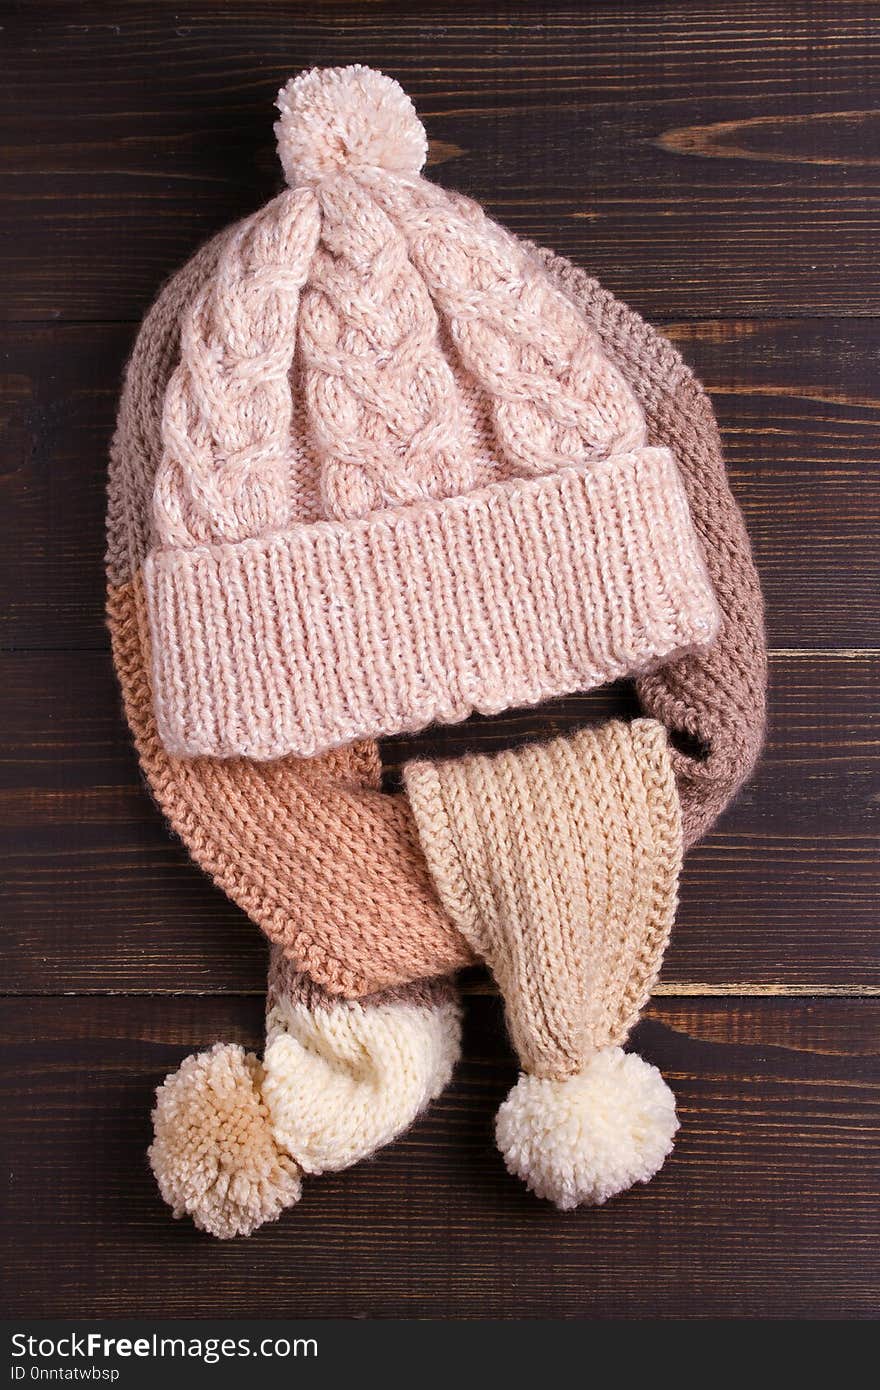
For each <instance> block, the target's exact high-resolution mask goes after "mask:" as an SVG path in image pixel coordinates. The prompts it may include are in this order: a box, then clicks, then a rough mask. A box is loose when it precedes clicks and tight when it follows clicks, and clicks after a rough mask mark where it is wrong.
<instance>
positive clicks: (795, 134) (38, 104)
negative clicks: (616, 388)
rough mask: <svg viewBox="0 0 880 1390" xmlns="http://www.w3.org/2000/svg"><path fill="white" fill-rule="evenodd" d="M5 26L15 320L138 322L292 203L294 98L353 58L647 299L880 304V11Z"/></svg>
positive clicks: (510, 13)
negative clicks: (261, 215)
mask: <svg viewBox="0 0 880 1390" xmlns="http://www.w3.org/2000/svg"><path fill="white" fill-rule="evenodd" d="M6 10H7V12H8V22H7V23H6V25H5V33H4V43H5V49H6V55H7V72H8V80H7V82H6V83H5V92H4V104H5V127H6V135H5V138H4V164H5V167H6V168H7V170H9V172H10V173H11V174H12V178H11V179H10V180H9V182H10V183H11V185H12V186H11V190H10V194H9V196H7V198H6V200H5V202H4V207H3V210H2V214H0V216H2V222H0V226H2V229H3V231H4V232H6V233H7V234H8V235H9V237H10V253H9V255H10V262H11V264H10V269H11V272H12V273H11V276H10V284H9V289H8V291H7V294H6V296H5V300H4V307H3V312H4V314H6V315H7V316H9V317H13V318H28V319H43V318H50V319H55V318H77V319H83V318H85V319H109V318H119V317H126V318H136V317H139V316H140V314H141V313H142V312H143V310H144V308H145V307H146V304H147V302H148V300H149V299H151V298H152V296H153V293H154V291H155V288H156V285H157V284H158V283H159V281H160V280H162V279H163V278H164V277H165V276H166V275H167V274H168V273H169V272H170V271H171V270H172V269H173V268H174V267H175V266H177V265H179V264H180V263H181V262H182V261H183V260H185V259H186V257H187V256H188V255H189V254H190V253H191V251H192V250H193V249H194V248H195V246H196V245H197V244H198V243H199V242H200V241H202V240H203V239H204V238H205V237H206V236H207V235H209V234H210V233H211V232H213V231H215V230H217V229H219V228H220V227H222V226H225V225H226V224H227V223H228V222H229V221H231V220H232V219H233V218H235V217H239V216H242V215H243V214H244V213H246V212H249V211H250V210H251V209H253V208H255V207H257V206H259V205H260V204H261V203H263V202H265V200H266V199H267V197H268V196H269V195H270V194H271V193H273V192H275V191H276V190H277V188H278V187H279V184H280V179H279V172H278V167H277V162H276V159H275V154H274V150H273V144H272V132H271V103H272V100H273V98H274V95H275V92H276V91H277V89H278V87H279V85H280V83H281V82H282V81H283V80H284V79H285V78H286V77H287V76H288V75H289V74H290V73H291V72H296V71H297V70H299V69H300V68H304V67H309V66H311V65H312V64H315V63H317V64H320V65H332V64H335V63H349V62H354V61H358V62H366V63H370V64H372V65H374V66H379V67H382V68H384V69H387V70H389V71H390V72H391V73H392V74H393V75H394V76H396V77H398V78H399V79H400V80H401V81H402V82H403V83H404V85H405V86H406V88H407V90H408V91H409V92H411V94H412V96H413V97H414V99H415V100H416V102H417V104H418V107H419V109H420V111H421V112H422V113H423V114H424V116H425V118H426V119H427V121H428V122H429V128H430V134H431V137H432V139H433V140H434V141H435V142H436V156H437V159H438V161H439V162H438V165H437V170H436V173H437V177H438V178H439V179H440V180H441V182H444V183H448V184H449V185H451V186H454V187H456V188H458V189H460V190H462V191H463V192H467V193H472V194H474V195H475V196H477V197H479V198H480V199H481V201H483V202H485V203H486V205H487V207H488V208H489V210H490V211H491V213H492V214H493V215H494V216H496V217H498V218H499V219H501V220H502V221H504V222H506V223H507V224H508V225H509V226H511V227H512V228H513V230H514V231H516V232H517V233H520V234H528V235H529V236H533V237H535V238H537V239H538V240H539V241H542V242H544V243H546V244H547V245H552V246H554V247H555V248H556V250H557V251H559V252H561V253H563V254H565V255H568V256H573V257H574V258H575V259H577V260H579V261H582V262H584V263H585V264H587V265H589V266H590V267H591V268H592V269H593V270H594V271H595V272H596V273H597V274H598V275H599V276H600V278H601V279H602V280H603V281H604V282H605V283H606V284H607V285H608V287H609V288H610V289H612V290H614V291H615V292H617V293H620V294H622V295H623V297H624V298H626V299H628V300H630V301H631V302H632V303H633V304H634V305H635V306H636V307H637V308H640V309H643V310H645V311H647V312H649V313H652V314H654V315H655V316H656V315H658V314H661V315H669V314H673V315H687V316H694V317H705V316H707V315H711V316H733V317H736V318H741V317H743V316H756V315H758V316H763V315H778V314H785V315H792V314H801V315H811V314H814V313H817V312H819V313H822V314H856V315H859V314H863V313H865V312H871V313H876V312H877V311H878V308H880V271H878V263H877V256H876V242H875V229H876V216H877V182H876V172H877V164H876V157H877V156H876V151H877V114H876V109H875V108H876V89H875V84H874V82H873V81H872V74H874V73H875V72H876V65H877V61H878V54H880V33H878V27H877V24H876V6H875V5H872V4H868V3H857V2H854V0H838V3H833V4H831V3H826V4H820V3H793V4H792V3H788V2H787V0H769V2H768V0H762V2H761V3H758V0H741V2H740V3H738V4H735V5H730V4H729V3H727V0H711V3H705V2H704V3H696V4H691V3H685V0H681V3H677V4H675V3H673V4H663V5H660V4H650V5H645V4H639V3H629V4H618V3H614V4H611V3H604V4H593V5H588V6H578V5H568V6H552V7H551V6H548V5H547V4H539V3H531V4H529V3H522V2H521V0H515V2H513V3H509V4H492V3H484V4H477V5H467V6H462V5H460V4H458V3H456V0H445V3H436V0H427V3H424V4H420V5H418V6H412V5H410V4H405V3H396V4H382V3H371V4H358V3H354V0H352V2H351V3H348V4H340V3H336V4H321V3H318V4H315V3H305V0H299V3H297V2H296V0H288V2H287V3H285V4H279V3H267V0H227V3H225V4H223V5H220V6H218V5H217V4H216V3H215V0H184V3H180V4H177V3H176V4H173V5H172V4H170V3H167V2H166V3H159V4H157V3H155V0H117V3H115V4H114V6H113V10H112V16H111V15H110V14H109V12H108V9H107V6H106V5H105V4H101V3H99V0H93V3H77V4H73V5H72V4H70V3H62V2H61V0H43V3H41V4H40V5H39V6H34V5H32V4H29V3H27V0H18V3H12V4H7V6H6ZM4 223H5V226H4V225H3V224H4ZM695 248H699V252H698V254H695Z"/></svg>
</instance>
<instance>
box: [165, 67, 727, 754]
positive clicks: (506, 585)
mask: <svg viewBox="0 0 880 1390" xmlns="http://www.w3.org/2000/svg"><path fill="white" fill-rule="evenodd" d="M278 106H279V110H280V112H281V118H280V120H279V122H278V124H277V126H276V133H277V136H278V146H279V152H280V156H281V161H282V164H283V166H284V171H285V175H286V177H287V180H288V183H289V184H290V188H289V189H288V190H287V191H286V192H284V193H282V194H281V195H280V196H279V197H277V198H275V199H274V200H273V201H272V202H270V203H269V204H268V205H267V206H266V207H265V208H263V209H262V210H261V211H259V212H257V213H256V214H254V215H253V216H252V217H249V218H246V219H245V221H243V222H242V223H240V224H239V225H238V227H236V228H234V229H233V231H232V233H231V234H230V235H229V236H228V238H226V240H225V241H224V243H223V245H222V247H221V249H220V251H219V255H218V257H217V260H216V265H215V267H214V269H213V271H212V273H211V275H210V277H209V279H208V280H207V282H206V283H205V284H204V285H202V286H201V287H200V289H199V290H198V292H197V294H196V296H195V298H194V300H193V302H192V303H191V304H190V305H189V306H188V307H187V309H186V311H185V313H184V315H183V318H182V321H181V324H180V349H179V361H178V363H177V365H176V367H175V369H174V371H173V373H172V376H171V379H170V381H169V383H168V386H167V390H166V393H165V400H164V407H163V413H162V426H161V433H162V442H161V458H160V461H159V466H158V470H157V473H156V477H155V484H154V488H153V496H152V519H151V537H150V553H149V555H148V557H147V560H146V564H145V566H144V581H145V589H146V597H147V603H148V610H149V620H150V629H151V635H152V644H153V694H154V701H155V709H156V716H157V722H158V731H159V736H160V738H161V740H162V742H163V744H164V746H165V748H166V749H167V750H168V751H169V752H171V753H175V754H181V755H188V756H192V755H199V754H201V755H211V756H219V757H235V756H244V757H248V758H255V759H273V758H279V757H282V756H284V755H286V754H296V755H298V756H300V757H312V756H314V755H316V754H319V753H321V752H323V751H326V750H327V749H330V748H334V747H337V746H340V745H343V744H346V743H349V742H351V741H353V740H355V739H358V738H364V737H374V736H381V735H389V734H396V733H400V732H402V731H415V730H417V729H420V728H423V727H425V726H426V725H429V724H432V723H435V722H438V721H440V722H453V721H458V720H462V719H464V718H466V717H467V716H468V715H469V714H470V713H472V712H473V711H475V710H479V711H482V712H483V713H493V712H497V711H499V710H503V709H507V708H511V707H514V706H517V705H523V704H534V703H538V702H540V701H543V700H546V699H548V698H550V697H553V696H557V695H562V694H566V693H570V692H572V691H576V690H586V689H589V688H591V687H593V686H597V685H601V684H604V683H605V682H606V681H609V680H613V679H616V678H617V677H620V676H624V675H627V674H630V673H632V672H641V671H646V670H649V669H651V668H653V667H655V666H657V665H658V664H659V663H660V662H662V661H665V660H669V659H672V658H674V657H677V656H679V655H680V654H682V653H684V652H687V651H691V650H693V649H695V648H702V647H705V646H706V645H708V643H709V642H711V640H712V638H713V637H714V636H715V634H716V632H717V629H718V624H719V614H718V609H717V605H716V602H715V599H714V596H713V594H712V589H711V586H710V584H709V580H708V576H707V573H706V567H705V563H704V560H703V557H702V554H701V551H700V546H699V543H698V541H697V537H696V534H695V531H694V528H693V524H692V522H691V518H690V514H689V511H688V505H687V499H686V495H685V491H684V488H683V486H682V482H681V479H680V476H679V473H678V469H677V465H676V461H675V458H674V457H673V455H672V453H671V452H670V451H669V450H668V449H665V448H662V447H657V446H654V445H651V444H650V443H649V442H648V438H647V431H646V424H645V418H644V414H643V412H642V410H641V408H640V406H639V403H638V400H637V399H636V396H635V394H634V392H633V390H632V389H631V387H630V386H629V385H628V384H627V382H626V381H625V379H624V377H623V375H622V374H621V372H620V371H619V370H618V368H617V367H616V366H615V365H614V363H613V362H612V361H611V360H610V359H609V358H608V356H607V355H606V354H605V353H604V351H603V349H602V345H601V343H600V341H599V339H598V337H597V335H596V333H595V331H594V329H593V327H592V325H591V323H590V321H589V319H588V318H587V317H586V316H585V315H584V314H583V313H582V312H581V311H580V310H579V308H578V307H577V306H576V305H575V304H573V303H572V301H571V299H570V298H569V297H568V296H566V295H565V294H563V293H562V292H561V291H560V289H559V288H558V286H557V285H556V284H555V283H554V282H553V280H552V278H551V277H550V276H549V275H548V274H547V271H546V269H545V267H544V266H543V265H541V264H540V263H539V262H538V261H537V260H536V259H535V257H534V256H533V255H532V254H531V253H530V251H529V250H528V248H527V247H526V246H524V245H523V244H522V243H520V242H518V241H517V240H516V239H515V238H514V237H512V236H510V235H509V234H508V233H507V232H505V231H503V230H502V229H501V228H500V227H498V226H497V225H496V224H495V223H493V222H491V221H490V220H489V219H488V218H487V217H486V216H485V215H484V214H483V212H482V211H481V210H480V209H479V208H478V207H477V206H476V205H475V204H472V203H469V202H467V201H465V200H464V199H462V198H460V197H455V196H453V195H451V194H449V193H447V192H445V191H443V190H442V189H439V188H437V187H435V186H433V185H431V184H429V183H427V182H426V181H425V180H423V179H422V178H420V177H419V171H420V169H421V168H422V165H423V163H424V160H425V155H426V150H427V141H426V137H425V132H424V130H423V128H422V126H421V124H420V122H419V120H418V118H417V116H416V114H415V111H414V110H413V107H412V104H411V102H410V101H409V99H408V97H406V96H405V94H404V93H403V91H402V90H401V89H400V87H399V86H398V85H397V84H396V83H395V82H393V81H392V80H391V79H390V78H387V77H384V76H383V75H382V74H380V73H377V72H373V71H371V70H370V69H368V68H364V67H361V66H355V67H350V68H339V69H328V70H324V71H320V70H314V71H311V72H308V73H304V74H302V75H301V76H300V77H298V78H296V79H294V80H293V81H291V82H290V83H288V85H287V86H286V87H285V88H284V89H283V90H282V92H281V93H280V95H279V99H278Z"/></svg>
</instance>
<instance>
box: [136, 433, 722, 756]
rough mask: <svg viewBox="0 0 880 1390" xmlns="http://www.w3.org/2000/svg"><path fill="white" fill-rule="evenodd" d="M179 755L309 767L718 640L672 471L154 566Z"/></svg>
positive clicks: (432, 507) (661, 463)
mask: <svg viewBox="0 0 880 1390" xmlns="http://www.w3.org/2000/svg"><path fill="white" fill-rule="evenodd" d="M145 574H146V585H147V595H148V597H149V602H150V619H151V629H152V638H153V642H154V644H156V660H155V666H154V673H155V674H154V679H155V682H156V691H157V705H156V713H157V718H158V724H159V733H160V736H161V738H162V742H163V743H164V744H165V747H166V748H167V749H168V751H169V752H171V753H180V754H189V755H192V754H213V755H216V756H224V757H233V756H244V757H249V758H259V759H269V758H278V757H282V756H283V755H284V754H285V753H287V752H289V751H290V750H291V749H295V750H296V752H297V753H298V754H299V755H300V756H303V757H312V756H314V755H315V754H317V753H320V752H323V751H325V750H326V749H327V748H332V747H337V746H339V745H341V744H344V743H347V742H350V741H352V740H354V739H358V738H364V737H367V736H381V735H384V734H391V733H394V732H397V731H399V730H401V729H417V728H423V727H425V726H427V725H429V724H432V723H437V722H445V723H451V722H457V721H459V720H462V719H465V718H467V716H468V715H469V714H470V713H471V712H472V711H474V710H479V711H480V712H481V713H484V714H493V713H497V712H498V711H500V710H503V709H507V708H510V707H511V706H516V705H526V704H538V703H540V702H541V701H543V700H546V699H551V698H552V697H553V696H556V695H561V694H565V693H567V692H570V691H572V690H586V689H590V688H592V687H593V686H597V685H604V684H605V683H606V682H608V681H611V680H616V679H617V678H618V677H620V676H624V675H627V674H630V673H633V672H640V671H643V670H645V669H647V668H648V667H649V666H651V665H655V664H656V662H657V660H658V659H659V658H660V657H671V656H674V655H677V654H679V653H681V652H682V651H685V650H688V649H689V648H691V647H692V646H693V645H694V643H695V642H705V641H708V640H709V638H710V637H711V635H712V633H713V632H714V630H715V626H716V624H717V621H718V618H717V609H716V606H715V601H714V598H713V596H712V592H711V589H710V587H709V583H708V579H707V577H706V573H705V568H704V566H703V563H702V560H701V559H700V558H699V556H698V554H697V552H696V550H695V547H694V533H693V527H692V524H691V520H690V516H689V514H688V508H687V503H686V500H685V496H684V491H683V489H682V486H681V482H680V480H679V477H678V473H677V470H676V467H675V463H674V461H673V458H672V455H671V454H669V453H668V451H666V450H663V449H643V450H641V451H640V452H638V453H634V454H625V455H620V456H618V457H615V458H614V459H610V460H607V461H604V462H601V463H596V464H593V465H592V466H591V467H590V468H588V469H574V468H565V469H561V470H560V471H559V472H557V473H555V474H553V475H552V477H551V478H548V479H536V480H534V481H523V482H522V483H520V484H519V485H518V486H517V487H516V488H514V485H513V484H510V483H508V484H495V485H494V486H490V487H488V488H485V489H483V490H482V491H479V492H473V493H471V494H469V495H468V496H466V497H462V498H460V499H456V500H455V501H450V502H446V503H439V502H434V503H428V504H426V505H425V506H423V507H422V508H420V509H419V510H418V511H415V510H414V509H411V508H405V509H402V510H401V511H400V512H399V513H397V514H393V513H390V512H384V513H382V514H381V515H380V516H377V517H376V518H375V519H374V520H369V521H359V522H355V523H352V524H351V525H349V526H341V525H339V524H338V523H336V524H324V525H323V526H312V527H302V528H300V529H299V530H296V531H290V532H287V533H284V534H279V535H277V536H273V537H271V538H269V539H267V540H266V541H265V542H264V543H263V544H261V545H256V544H255V545H230V546H215V547H213V548H208V547H202V548H199V549H195V550H188V551H159V552H157V553H155V554H154V555H152V556H151V557H150V559H149V560H148V561H147V565H146V570H145Z"/></svg>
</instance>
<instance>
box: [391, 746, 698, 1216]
mask: <svg viewBox="0 0 880 1390" xmlns="http://www.w3.org/2000/svg"><path fill="white" fill-rule="evenodd" d="M405 780H406V788H407V792H408V793H409V797H410V801H411V803H412V806H413V811H414V814H415V818H416V823H417V825H418V828H419V836H420V839H421V842H422V847H423V849H424V851H425V857H426V859H427V861H428V865H429V867H430V869H431V871H432V874H433V876H434V881H435V883H436V885H437V889H438V892H439V894H440V899H441V901H442V903H443V905H444V907H445V909H446V911H447V913H448V914H449V917H450V920H451V921H452V922H453V923H454V924H455V925H456V926H457V927H458V928H459V930H460V931H461V933H462V935H463V936H464V937H465V938H466V940H467V941H468V942H469V943H470V945H471V946H472V947H473V948H474V950H475V951H477V952H478V954H479V955H481V956H482V957H483V959H484V960H485V961H486V962H487V964H488V965H489V966H490V967H491V969H492V971H493V973H494V975H495V978H496V979H497V981H498V984H499V987H500V989H501V992H502V994H503V996H504V1001H505V1008H506V1012H507V1020H508V1027H509V1029H510V1034H511V1038H512V1041H513V1043H514V1046H515V1047H516V1050H517V1052H518V1053H519V1057H520V1061H521V1063H522V1068H523V1076H522V1077H521V1078H520V1081H519V1083H518V1085H517V1086H516V1087H515V1088H514V1090H513V1091H512V1093H511V1095H510V1097H509V1098H508V1100H507V1101H506V1102H505V1104H504V1105H503V1106H502V1107H501V1110H500V1112H499V1116H498V1125H497V1138H498V1143H499V1147H500V1148H501V1151H502V1153H503V1154H504V1157H505V1160H506V1162H507V1166H508V1168H509V1169H510V1170H511V1172H513V1173H516V1174H517V1175H518V1176H519V1177H522V1178H523V1179H524V1180H525V1181H526V1183H527V1184H528V1186H529V1187H531V1188H532V1190H533V1191H535V1192H536V1193H537V1194H538V1195H539V1196H542V1197H547V1198H549V1199H550V1200H551V1201H554V1202H555V1203H556V1204H557V1206H559V1207H561V1208H563V1209H566V1210H567V1209H569V1208H571V1207H574V1206H578V1205H580V1204H589V1203H599V1202H603V1201H605V1200H606V1199H607V1198H608V1197H611V1196H613V1195H614V1194H615V1193H617V1192H621V1191H623V1190H624V1189H625V1188H627V1187H629V1186H630V1185H631V1184H632V1183H634V1182H646V1181H647V1180H648V1179H649V1178H650V1177H651V1176H653V1174H654V1173H655V1172H656V1171H657V1169H658V1168H659V1167H660V1166H661V1164H662V1163H663V1160H664V1159H665V1157H666V1155H667V1154H668V1153H669V1151H670V1149H671V1148H672V1140H673V1136H674V1134H675V1131H676V1129H677V1128H678V1122H677V1120H676V1117H675V1102H674V1100H673V1097H672V1094H671V1092H670V1091H669V1089H668V1088H667V1087H666V1085H665V1083H664V1082H663V1079H662V1077H661V1076H660V1074H659V1072H658V1071H657V1070H656V1069H655V1068H654V1067H651V1066H649V1065H648V1064H647V1063H645V1062H643V1061H642V1060H641V1059H640V1058H638V1057H635V1056H632V1055H627V1054H624V1053H623V1052H622V1051H621V1049H620V1044H621V1043H622V1042H623V1041H624V1040H625V1038H626V1036H627V1034H628V1033H629V1030H630V1028H631V1027H632V1025H633V1023H634V1022H635V1018H636V1016H637V1013H638V1010H639V1008H640V1007H641V1005H642V1004H643V1003H644V1001H645V999H646V998H647V996H648V994H649V992H650V989H651V985H652V983H653V981H654V979H655V978H656V975H657V972H658V971H659V968H660V963H661V961H662V958H663V951H664V949H665V946H666V943H667V941H668V938H669V932H670V930H671V927H672V921H673V917H674V914H675V907H676V891H677V883H678V873H679V869H680V865H681V824H680V816H679V810H678V798H677V793H676V789H675V781H674V778H673V774H672V768H671V764H670V760H669V755H668V751H667V747H666V734H665V731H664V729H663V727H662V726H661V725H659V724H657V723H655V722H654V721H653V720H646V719H640V720H636V721H635V722H634V723H632V724H625V723H621V722H619V721H611V722H609V723H608V724H605V725H602V726H601V727H600V728H598V729H595V730H592V729H590V730H582V731H581V732H580V733H577V734H575V735H573V736H572V737H571V738H569V739H555V740H554V741H553V742H552V743H548V744H544V745H532V746H530V747H526V748H519V749H516V750H510V751H506V752H503V753H499V754H497V755H496V756H494V757H486V756H476V755H474V756H471V757H467V758H463V759H459V760H456V761H454V762H442V763H433V764H430V763H416V764H411V765H410V766H409V767H408V768H407V769H406V772H405Z"/></svg>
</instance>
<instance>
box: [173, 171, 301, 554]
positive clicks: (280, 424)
mask: <svg viewBox="0 0 880 1390" xmlns="http://www.w3.org/2000/svg"><path fill="white" fill-rule="evenodd" d="M319 234H320V213H319V210H318V204H317V202H316V200H315V196H314V193H312V192H311V191H310V190H309V189H298V190H297V191H295V192H286V193H282V194H281V195H280V197H278V198H276V199H274V200H273V202H271V203H269V204H268V205H267V206H266V207H265V208H263V209H262V210H261V211H260V212H258V213H256V214H255V215H254V216H253V217H250V218H248V219H247V220H246V221H245V222H243V223H242V224H241V226H240V227H239V228H238V229H237V230H236V231H235V232H234V233H233V235H232V236H231V237H230V238H229V240H228V242H227V243H226V245H225V246H224V248H223V252H222V254H221V256H220V260H219V263H218V266H217V270H216V273H215V274H214V276H213V277H212V278H211V280H210V281H209V283H208V284H207V285H206V286H205V288H204V289H203V290H202V291H201V293H200V294H199V295H198V297H197V298H196V300H195V302H194V303H193V305H192V307H191V309H190V310H189V311H188V312H187V314H186V316H185V318H184V320H183V322H182V324H181V341H180V361H179V363H178V365H177V367H176V369H175V370H174V372H173V373H172V376H171V378H170V380H169V382H168V387H167V390H166V393H165V405H164V410H163V414H162V458H161V461H160V463H159V468H158V471H157V474H156V484H155V489H154V494H153V522H154V526H155V529H156V538H157V541H158V544H159V545H160V546H175V545H176V546H185V547H189V546H193V545H197V544H199V543H204V542H209V541H239V540H244V539H246V538H247V537H250V536H260V535H264V534H266V533H267V532H269V531H272V530H275V529H277V528H279V527H282V526H284V525H285V524H286V523H287V520H288V512H289V497H288V460H289V454H290V425H291V415H292V402H291V393H290V381H289V375H290V368H291V364H292V361H293V354H294V348H295V344H296V320H297V313H298V310H299V298H300V291H301V289H302V286H303V285H304V283H305V280H306V276H307V275H308V271H309V267H310V265H311V262H312V258H313V256H314V254H315V248H316V246H317V243H318V236H319Z"/></svg>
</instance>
